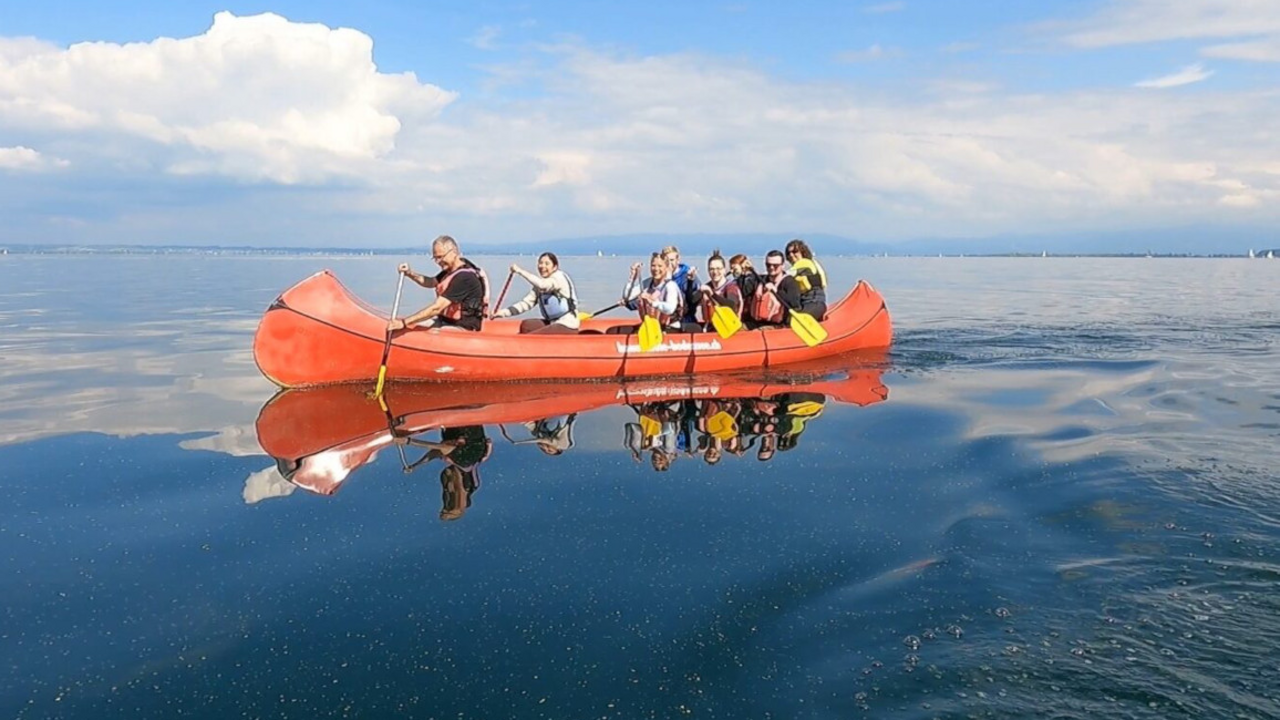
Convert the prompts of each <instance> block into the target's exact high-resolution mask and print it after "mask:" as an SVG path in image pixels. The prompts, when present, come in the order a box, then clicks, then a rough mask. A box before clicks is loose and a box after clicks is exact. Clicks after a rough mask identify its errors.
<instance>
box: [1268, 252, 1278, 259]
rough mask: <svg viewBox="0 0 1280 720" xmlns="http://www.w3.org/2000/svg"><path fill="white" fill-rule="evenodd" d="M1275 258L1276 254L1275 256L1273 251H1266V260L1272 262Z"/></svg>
mask: <svg viewBox="0 0 1280 720" xmlns="http://www.w3.org/2000/svg"><path fill="white" fill-rule="evenodd" d="M1275 256H1276V254H1275V251H1274V250H1268V251H1267V259H1268V260H1273V259H1275Z"/></svg>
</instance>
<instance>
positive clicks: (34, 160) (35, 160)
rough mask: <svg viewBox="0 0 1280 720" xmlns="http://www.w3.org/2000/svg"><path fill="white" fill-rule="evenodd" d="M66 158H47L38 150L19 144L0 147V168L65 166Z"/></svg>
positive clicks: (20, 168) (23, 168) (32, 168)
mask: <svg viewBox="0 0 1280 720" xmlns="http://www.w3.org/2000/svg"><path fill="white" fill-rule="evenodd" d="M69 164H70V163H68V162H67V161H66V160H62V159H60V158H48V157H45V156H44V155H41V154H40V152H39V151H37V150H32V149H31V148H29V147H23V146H21V145H19V146H17V147H0V170H45V169H48V168H52V167H66V166H67V165H69Z"/></svg>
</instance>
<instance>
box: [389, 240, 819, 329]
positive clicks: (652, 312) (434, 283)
mask: <svg viewBox="0 0 1280 720" xmlns="http://www.w3.org/2000/svg"><path fill="white" fill-rule="evenodd" d="M431 257H432V260H434V261H435V263H436V264H437V265H438V266H439V267H440V272H438V273H436V274H434V275H426V274H423V273H418V272H415V271H414V270H413V268H411V267H410V266H409V264H408V263H402V264H401V265H400V268H399V269H400V272H401V273H403V274H404V276H405V277H407V278H409V279H410V280H412V281H413V282H415V283H417V284H418V285H420V286H422V287H424V288H433V289H435V291H436V299H435V301H434V302H432V303H431V304H430V305H427V306H426V307H424V308H422V309H421V310H419V311H418V312H416V313H413V314H411V315H408V316H407V317H403V318H392V319H391V320H390V322H389V324H388V326H387V329H388V330H389V331H397V330H403V329H407V328H415V327H437V328H441V329H455V330H469V331H478V330H480V328H481V327H482V326H483V324H484V322H485V320H488V319H492V318H509V317H515V316H518V315H522V314H524V313H527V312H529V311H530V310H534V309H537V310H538V313H539V314H540V315H541V317H540V318H531V319H527V320H524V321H522V322H521V323H520V332H521V333H542V334H551V333H566V334H569V333H577V332H579V331H580V330H581V322H582V320H583V319H584V318H586V317H590V316H589V315H587V314H586V313H584V312H582V310H581V308H580V305H579V300H578V292H577V288H576V287H575V285H574V283H573V280H571V279H570V278H569V275H568V274H567V273H566V272H565V271H564V270H563V269H561V267H560V260H559V258H557V257H556V255H555V253H551V252H545V253H542V254H541V255H539V256H538V263H537V272H536V273H535V272H530V271H528V270H526V269H524V268H522V267H520V266H519V265H518V264H514V263H513V264H512V265H511V267H510V273H511V274H510V276H508V280H507V282H510V280H511V278H513V277H514V276H516V275H519V276H520V277H521V278H523V279H524V280H526V281H527V282H528V283H529V286H530V289H529V292H528V293H527V294H526V295H525V296H524V297H523V298H521V299H520V300H518V301H517V302H515V303H513V304H512V305H510V306H507V307H503V308H499V309H497V310H491V308H490V307H489V298H490V284H489V279H488V277H487V276H486V275H485V272H484V271H483V270H482V269H480V267H479V266H477V265H476V264H475V263H473V262H471V261H470V260H468V259H467V258H465V257H463V255H462V253H461V250H460V249H459V247H458V243H457V241H456V240H454V239H453V238H451V237H449V236H448V235H441V236H440V237H438V238H436V239H435V241H434V242H432V244H431ZM641 269H642V266H641V264H640V263H634V264H633V265H632V266H631V274H630V277H629V278H628V280H627V282H626V284H625V285H624V286H623V288H622V294H621V298H620V300H619V302H618V303H617V304H616V305H613V306H610V307H609V308H607V309H612V308H614V307H618V306H624V307H626V308H628V309H629V310H633V311H635V312H637V313H639V315H640V317H641V319H644V318H645V317H652V318H655V319H657V320H658V322H659V324H660V325H661V326H662V327H663V329H664V330H666V331H668V332H705V331H710V330H712V317H713V315H714V314H715V311H716V309H717V308H718V307H725V308H728V309H729V310H731V311H732V312H733V314H734V315H735V316H736V317H737V318H738V319H739V320H740V321H741V322H742V325H743V326H744V327H747V328H750V329H755V328H762V327H781V326H784V325H786V324H787V322H788V319H789V316H790V313H793V312H801V313H805V314H807V315H809V316H811V317H813V318H814V319H815V320H819V321H821V320H822V319H823V318H824V316H825V315H826V312H827V297H826V291H827V287H828V282H827V276H826V272H825V271H824V270H823V269H822V266H821V265H820V264H818V261H817V260H816V259H815V258H814V256H813V251H812V250H811V249H810V248H809V246H808V245H807V244H806V243H805V242H804V241H803V240H799V239H796V240H791V241H790V242H788V243H787V244H786V247H785V249H784V250H770V251H769V252H768V253H767V254H766V255H765V258H764V269H763V272H760V271H758V270H756V268H755V266H754V265H753V264H752V262H751V260H750V259H749V258H748V257H747V256H746V255H742V254H738V255H734V256H732V257H730V258H729V259H728V260H726V259H725V258H724V256H722V255H721V254H720V251H719V250H716V251H713V252H712V254H711V256H710V257H709V258H707V265H706V271H707V280H706V282H700V281H699V279H698V271H697V269H696V268H693V267H690V266H689V265H687V264H685V263H683V262H681V259H680V250H679V248H677V247H675V246H674V245H672V246H668V247H665V248H663V249H662V250H661V251H659V252H655V253H653V255H652V256H651V257H650V259H649V275H648V277H644V278H642V277H641ZM501 299H502V298H501V297H500V298H499V301H501ZM633 329H634V328H633V327H630V326H622V327H616V328H614V329H612V330H611V332H630V331H631V330H633Z"/></svg>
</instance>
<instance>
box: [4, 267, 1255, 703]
mask: <svg viewBox="0 0 1280 720" xmlns="http://www.w3.org/2000/svg"><path fill="white" fill-rule="evenodd" d="M397 260H398V259H397V258H377V259H363V258H362V259H352V258H312V257H307V258H206V257H192V256H174V257H32V256H12V255H10V256H6V257H3V258H0V490H2V491H3V497H4V498H5V503H4V504H3V509H0V577H2V578H3V581H2V582H0V605H2V606H3V612H0V647H2V648H3V653H2V659H3V663H2V664H0V717H16V718H48V717H57V718H153V717H179V716H180V717H199V718H206V717H207V718H227V717H249V718H275V717H297V718H314V717H424V718H505V717H521V718H665V717H682V716H689V717H703V718H846V717H899V718H928V717H965V716H976V717H1002V718H1003V717H1044V716H1052V717H1060V718H1095V717H1123V718H1143V717H1150V718H1168V717H1194V718H1202V717H1228V718H1234V717H1246V718H1261V717H1275V716H1280V659H1278V658H1280V592H1277V590H1278V589H1280V487H1278V482H1280V478H1277V471H1276V468H1277V467H1280V344H1278V341H1277V338H1280V298H1278V296H1277V288H1280V262H1268V261H1264V260H1254V261H1248V260H1243V259H1241V260H1175V259H1059V258H1045V259H1041V258H1023V259H976V258H975V259H966V258H947V259H943V258H936V259H935V258H918V259H908V258H875V259H872V258H861V259H832V260H829V261H827V263H826V266H827V269H828V271H829V273H830V274H831V275H832V276H833V278H835V280H833V283H834V284H835V285H836V286H837V287H838V288H839V289H845V288H848V287H849V286H850V285H851V284H852V281H853V278H855V277H859V276H861V277H865V278H867V279H868V280H869V281H871V282H872V284H874V285H875V286H876V287H877V288H878V289H879V290H880V291H881V292H883V293H884V295H885V296H886V298H887V300H888V304H889V308H890V311H891V312H892V314H893V317H894V321H895V328H896V331H897V337H896V342H895V346H894V348H893V350H892V353H891V354H889V356H888V357H887V358H884V359H883V362H882V364H880V365H873V366H872V367H870V368H864V369H861V370H855V371H853V372H852V373H851V374H850V376H849V377H848V378H845V377H844V375H845V374H844V373H840V372H835V373H830V374H829V375H828V376H824V377H823V378H819V380H823V381H826V382H827V383H828V384H827V385H824V386H821V387H819V388H817V389H818V390H822V391H823V392H814V389H815V388H813V387H805V386H796V387H795V388H782V390H784V391H786V392H783V393H779V392H777V390H778V388H767V387H765V386H764V385H763V384H761V385H760V387H759V388H754V387H745V386H744V387H730V386H725V389H724V392H730V391H731V392H732V393H734V395H733V399H731V400H729V401H727V402H726V403H725V407H727V408H728V409H729V410H731V411H732V416H733V417H735V418H736V421H735V425H736V428H735V429H736V430H737V434H736V436H730V435H729V433H728V432H724V433H723V435H724V437H723V438H722V439H721V442H722V443H723V442H724V441H725V439H726V438H727V442H728V445H726V447H727V448H728V449H729V450H732V449H734V448H736V447H737V446H736V445H734V443H742V444H743V445H744V447H742V448H739V449H741V451H742V452H741V454H735V453H734V452H732V451H728V452H724V453H723V456H722V457H721V459H720V460H719V462H716V463H714V464H711V463H708V462H707V461H706V454H705V449H706V448H707V447H710V446H711V445H712V444H714V443H712V442H711V441H710V440H709V439H708V438H709V436H708V435H707V433H706V432H704V430H706V427H705V425H704V426H703V428H702V429H701V430H700V429H699V427H698V425H697V419H696V418H695V417H693V416H692V415H689V411H690V409H691V408H694V409H697V408H701V407H702V404H701V402H699V403H693V404H690V403H683V402H681V400H683V397H682V396H680V395H679V394H678V393H676V394H672V393H674V392H675V391H673V390H671V388H688V389H689V392H690V393H695V391H696V389H697V388H699V387H703V384H700V383H698V382H694V381H688V382H685V383H683V384H682V383H673V384H669V386H668V391H669V392H668V394H662V393H663V392H666V391H661V390H660V389H654V388H650V390H649V394H648V395H638V396H635V397H622V398H619V397H617V395H616V394H614V395H610V396H609V397H607V398H603V399H601V398H585V397H581V394H580V393H577V392H576V391H573V390H571V389H570V390H565V389H559V390H557V391H556V392H554V393H551V394H550V395H547V396H546V398H547V402H548V403H549V404H548V405H547V406H546V407H548V408H552V407H553V406H554V412H553V411H552V410H548V411H547V415H548V416H556V417H552V418H549V420H548V422H546V423H543V425H542V426H536V425H532V424H531V425H530V426H526V425H524V424H522V423H521V422H514V423H507V424H504V425H502V426H497V425H494V424H483V423H485V422H486V421H487V419H491V418H498V417H499V415H498V414H495V413H497V412H498V411H500V410H501V409H502V407H504V406H502V405H499V406H488V407H485V406H484V404H485V403H489V402H493V401H501V402H507V403H511V402H514V401H515V400H518V399H529V398H531V397H536V392H535V391H530V390H529V389H528V388H510V389H508V390H506V391H504V393H503V394H494V393H488V394H486V395H485V396H483V397H477V398H470V399H468V398H459V399H458V400H457V402H453V403H452V404H453V405H458V404H468V403H469V404H470V405H471V406H472V408H471V409H472V410H474V411H475V412H474V413H473V415H471V416H468V417H473V418H479V420H477V421H476V422H480V423H482V424H481V425H480V426H475V425H471V426H469V427H467V428H461V429H459V428H451V429H449V430H448V431H446V432H448V433H450V434H449V435H448V437H446V438H445V439H452V440H453V441H454V444H453V447H454V448H457V447H459V446H460V447H461V448H463V449H467V450H471V451H472V452H471V453H470V457H469V459H467V460H465V461H461V462H459V463H457V464H454V465H447V464H446V463H445V462H444V461H443V460H438V459H435V458H434V457H427V458H426V459H425V460H423V461H422V462H421V463H420V464H417V465H416V466H413V467H411V471H409V472H406V465H410V466H412V465H413V464H414V463H416V462H417V461H419V460H420V459H421V458H423V457H424V455H425V454H426V453H427V452H428V451H429V449H430V446H423V445H410V446H408V447H402V446H399V445H395V444H394V443H393V442H391V433H389V432H387V430H388V427H391V428H392V429H395V428H397V427H399V428H400V429H402V430H403V429H406V428H408V430H415V429H423V428H411V427H409V426H411V425H413V423H414V422H418V421H421V422H423V423H424V424H425V425H424V428H425V429H426V432H422V433H419V434H418V435H417V436H416V438H417V439H419V440H425V441H432V442H438V441H440V440H441V439H442V433H441V432H439V431H437V430H433V429H431V427H427V426H429V425H430V422H431V421H430V418H432V417H436V416H433V415H431V411H432V408H435V407H437V406H439V405H441V404H442V401H441V395H438V394H435V391H434V390H431V391H428V390H423V389H421V388H419V389H406V388H397V389H395V390H394V391H393V393H392V395H391V397H392V400H393V411H392V413H391V415H390V416H389V417H388V423H387V425H383V426H380V425H379V423H380V422H381V420H380V418H379V417H378V416H377V413H375V414H374V417H373V419H372V420H369V422H368V423H366V425H367V427H366V425H361V423H362V422H365V418H366V414H367V411H368V409H369V408H370V407H373V408H375V409H376V403H367V402H366V403H364V404H361V402H360V398H359V397H358V392H357V393H356V396H355V397H354V398H352V397H343V396H338V397H330V398H327V399H326V398H321V397H319V396H317V395H303V396H301V397H300V398H295V400H289V402H290V403H292V404H291V405H289V404H286V402H285V401H286V400H287V399H288V397H287V396H286V397H285V398H281V399H279V400H278V401H277V402H276V403H272V405H271V406H268V407H267V408H265V409H264V405H266V404H267V402H268V400H270V399H271V398H272V396H273V394H274V388H273V387H272V386H271V385H270V383H268V382H267V381H265V380H264V379H262V378H261V377H260V375H259V374H258V372H257V370H256V367H255V366H254V363H253V359H252V355H251V352H250V343H251V339H252V335H253V331H254V328H255V326H256V323H257V320H258V317H259V316H260V315H261V313H262V311H263V310H264V309H265V308H266V306H267V305H268V304H269V303H270V302H271V301H272V299H274V297H275V296H276V295H277V294H278V293H279V292H280V291H281V290H283V289H284V288H285V287H287V286H288V285H290V284H292V283H293V282H295V281H297V280H300V279H302V278H303V277H305V276H306V275H308V274H310V273H311V272H314V271H315V270H318V269H320V268H323V267H329V268H332V269H334V270H335V271H336V272H337V273H338V275H339V277H341V278H342V279H343V281H344V282H346V283H347V284H348V286H349V287H351V288H352V289H353V290H354V291H355V292H357V293H358V294H359V295H360V296H361V297H363V298H365V299H366V300H368V301H370V302H372V303H374V304H377V305H380V306H382V307H389V306H390V304H391V299H392V295H393V293H394V287H395V270H394V266H395V262H396V261H397ZM481 261H482V262H483V264H484V265H485V266H486V267H488V268H489V269H490V272H491V273H492V274H493V275H495V276H498V277H499V278H501V277H502V276H503V275H504V274H505V273H504V271H503V269H504V268H505V267H506V265H507V264H508V263H509V262H510V261H511V258H500V257H489V258H481ZM522 262H523V263H524V264H525V265H526V267H528V266H530V265H531V259H530V258H527V257H526V258H523V259H522ZM627 262H628V260H626V259H622V258H574V259H565V264H566V267H567V269H569V270H570V272H571V273H573V274H574V276H575V279H576V280H577V281H578V283H579V288H580V292H581V293H582V295H583V297H584V304H585V305H586V306H588V309H594V308H597V307H602V306H604V305H607V304H609V303H610V302H611V301H612V299H613V297H614V296H615V295H616V292H617V289H616V287H615V285H618V284H620V283H619V282H615V281H617V280H620V279H621V278H622V276H623V275H624V274H625V272H626V265H627ZM415 264H420V265H423V266H424V267H426V266H427V265H428V264H429V260H428V258H426V257H425V256H423V257H419V258H416V259H415ZM602 278H608V279H609V280H607V281H605V280H602ZM515 284H516V285H517V286H519V285H520V281H519V280H517V281H516V283H515ZM523 290H524V288H523V287H518V289H516V288H513V292H522V291H523ZM406 292H407V293H408V292H409V291H408V290H407V291H406ZM427 297H428V296H427V294H426V293H425V291H417V292H416V294H412V295H407V298H409V300H407V301H406V302H417V303H418V304H419V305H420V304H424V303H425V301H426V299H427ZM845 391H847V395H839V393H841V392H845ZM440 392H441V393H445V392H447V391H443V390H442V391H440ZM507 392H509V393H510V394H509V395H506V394H505V393H507ZM697 392H704V393H709V392H712V391H711V390H707V389H705V388H704V389H703V390H701V391H697ZM716 392H719V390H717V391H716ZM788 393H789V394H788ZM815 395H816V397H814V396H815ZM688 397H703V396H697V395H696V393H695V394H692V395H689V396H688ZM579 400H580V401H581V402H579ZM627 400H631V401H632V402H631V406H629V405H627V404H625V402H626V401H627ZM657 400H664V401H668V402H665V403H664V405H665V408H666V409H665V410H664V409H663V408H661V407H659V406H657V405H654V404H653V403H654V402H655V401H657ZM847 400H857V401H858V402H846V401H847ZM566 402H570V403H575V402H576V403H579V404H580V405H581V406H582V407H581V409H580V412H577V413H576V415H575V417H574V421H573V424H572V446H571V447H569V448H568V450H567V451H565V452H563V453H561V454H558V455H557V454H551V452H548V451H547V450H543V449H540V446H539V443H537V442H532V441H531V440H533V439H534V438H533V436H532V435H531V432H533V433H540V435H539V437H542V439H543V440H544V442H543V443H542V445H545V446H547V447H548V448H555V447H565V446H567V445H568V443H567V439H568V434H567V433H560V434H556V432H555V431H556V429H557V428H558V427H559V425H560V424H562V423H563V422H565V421H567V420H568V417H567V415H568V414H569V413H567V412H565V413H564V414H563V416H561V411H562V410H564V408H565V407H567V406H566ZM397 403H399V406H398V407H395V406H396V404H397ZM645 403H649V404H648V405H646V404H645ZM804 403H810V404H808V405H806V404H804ZM859 403H861V404H859ZM444 404H445V405H448V404H450V403H444ZM534 404H535V405H536V403H534ZM418 411H422V412H421V413H418ZM260 412H261V413H262V418H263V422H262V423H258V419H259V413H260ZM645 412H649V415H648V416H645V415H643V413H645ZM401 416H403V417H401ZM282 418H283V419H282ZM528 419H535V418H532V417H530V418H528ZM340 421H341V422H340ZM344 423H346V425H344ZM370 423H371V424H370ZM348 425H350V426H351V427H354V428H355V430H354V431H352V430H351V428H350V427H347V426H348ZM344 428H345V429H344ZM260 430H261V431H262V432H263V444H270V445H271V447H272V449H275V450H276V451H277V452H280V453H283V454H285V455H288V454H297V453H300V452H302V451H303V450H305V451H306V452H308V453H313V451H315V450H317V449H319V450H324V449H333V448H336V450H337V451H336V452H329V453H319V454H315V453H313V454H312V455H311V456H309V457H308V458H301V457H284V458H279V457H273V456H271V455H269V454H268V452H267V451H266V450H264V447H263V444H260V443H259V431H260ZM406 431H407V430H406ZM342 432H348V433H349V434H350V437H340V438H339V437H334V436H332V434H333V433H338V434H341V433H342ZM326 433H329V434H326ZM770 434H772V436H773V439H772V440H769V439H768V436H769V435H770ZM507 436H510V440H508V437H507ZM459 437H463V438H465V440H466V442H463V443H460V444H459V442H458V438H459ZM734 437H736V438H737V439H736V440H735V439H734ZM637 438H638V440H637ZM335 440H342V441H344V442H345V443H346V444H342V443H337V444H335V442H332V441H335ZM628 440H630V441H632V442H633V443H637V445H636V447H637V448H638V449H637V450H636V451H635V452H633V449H632V448H630V447H628V444H627V443H628ZM748 442H749V445H748ZM766 442H770V443H778V444H779V445H780V446H781V448H782V449H779V450H778V451H776V452H773V453H764V455H765V456H769V457H767V458H766V459H765V460H763V461H762V460H761V459H758V458H759V457H760V456H761V453H760V449H761V448H762V447H763V446H764V443H766ZM290 443H293V445H290ZM557 443H559V444H558V445H557ZM663 443H668V444H667V445H663ZM655 444H656V445H659V446H661V447H667V448H668V449H670V450H672V453H671V456H672V457H674V459H673V460H672V461H671V462H670V468H669V469H668V470H666V471H663V472H658V471H655V469H654V465H655V461H653V459H652V457H653V452H652V450H650V449H649V446H651V445H655ZM319 446H324V447H319ZM437 447H438V446H437ZM281 448H284V449H281ZM290 448H291V449H290ZM299 448H301V449H302V450H299ZM481 448H484V449H485V450H489V451H490V452H488V455H487V457H485V456H484V455H485V453H484V452H475V451H478V450H481ZM401 451H404V455H401ZM455 452H458V451H457V450H456V449H455ZM770 455H771V456H770ZM637 458H639V461H637ZM451 467H452V468H457V469H459V472H458V473H456V474H455V473H454V472H453V471H447V472H446V468H451ZM463 467H465V468H466V469H465V471H462V470H461V469H462V468H463ZM285 475H288V476H290V478H291V479H292V480H293V482H290V481H289V480H286V479H285V477H284V476H285ZM458 475H461V476H462V477H458ZM442 478H443V480H442ZM477 481H478V484H477ZM442 517H443V518H448V519H442Z"/></svg>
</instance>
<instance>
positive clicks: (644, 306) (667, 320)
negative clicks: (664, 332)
mask: <svg viewBox="0 0 1280 720" xmlns="http://www.w3.org/2000/svg"><path fill="white" fill-rule="evenodd" d="M667 283H671V284H673V285H674V284H675V282H674V281H672V280H671V279H667V280H663V281H662V285H659V286H658V288H659V289H660V290H662V289H663V288H664V287H665V286H666V284H667ZM653 289H654V285H653V278H649V284H648V285H647V286H646V287H645V292H650V291H652V290H653ZM676 290H677V292H676V311H675V312H673V313H670V314H668V313H664V312H658V309H657V308H656V307H654V305H653V303H651V302H649V299H648V298H646V297H645V296H644V295H643V294H641V295H640V298H639V299H638V300H637V301H636V306H637V307H638V308H639V309H640V314H641V315H648V316H649V317H656V318H658V322H659V323H660V324H661V325H662V326H663V327H670V326H671V325H672V321H675V322H677V323H678V322H679V320H680V318H681V317H683V316H684V293H682V292H678V291H679V287H678V286H677V288H676ZM663 292H665V290H663Z"/></svg>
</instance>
